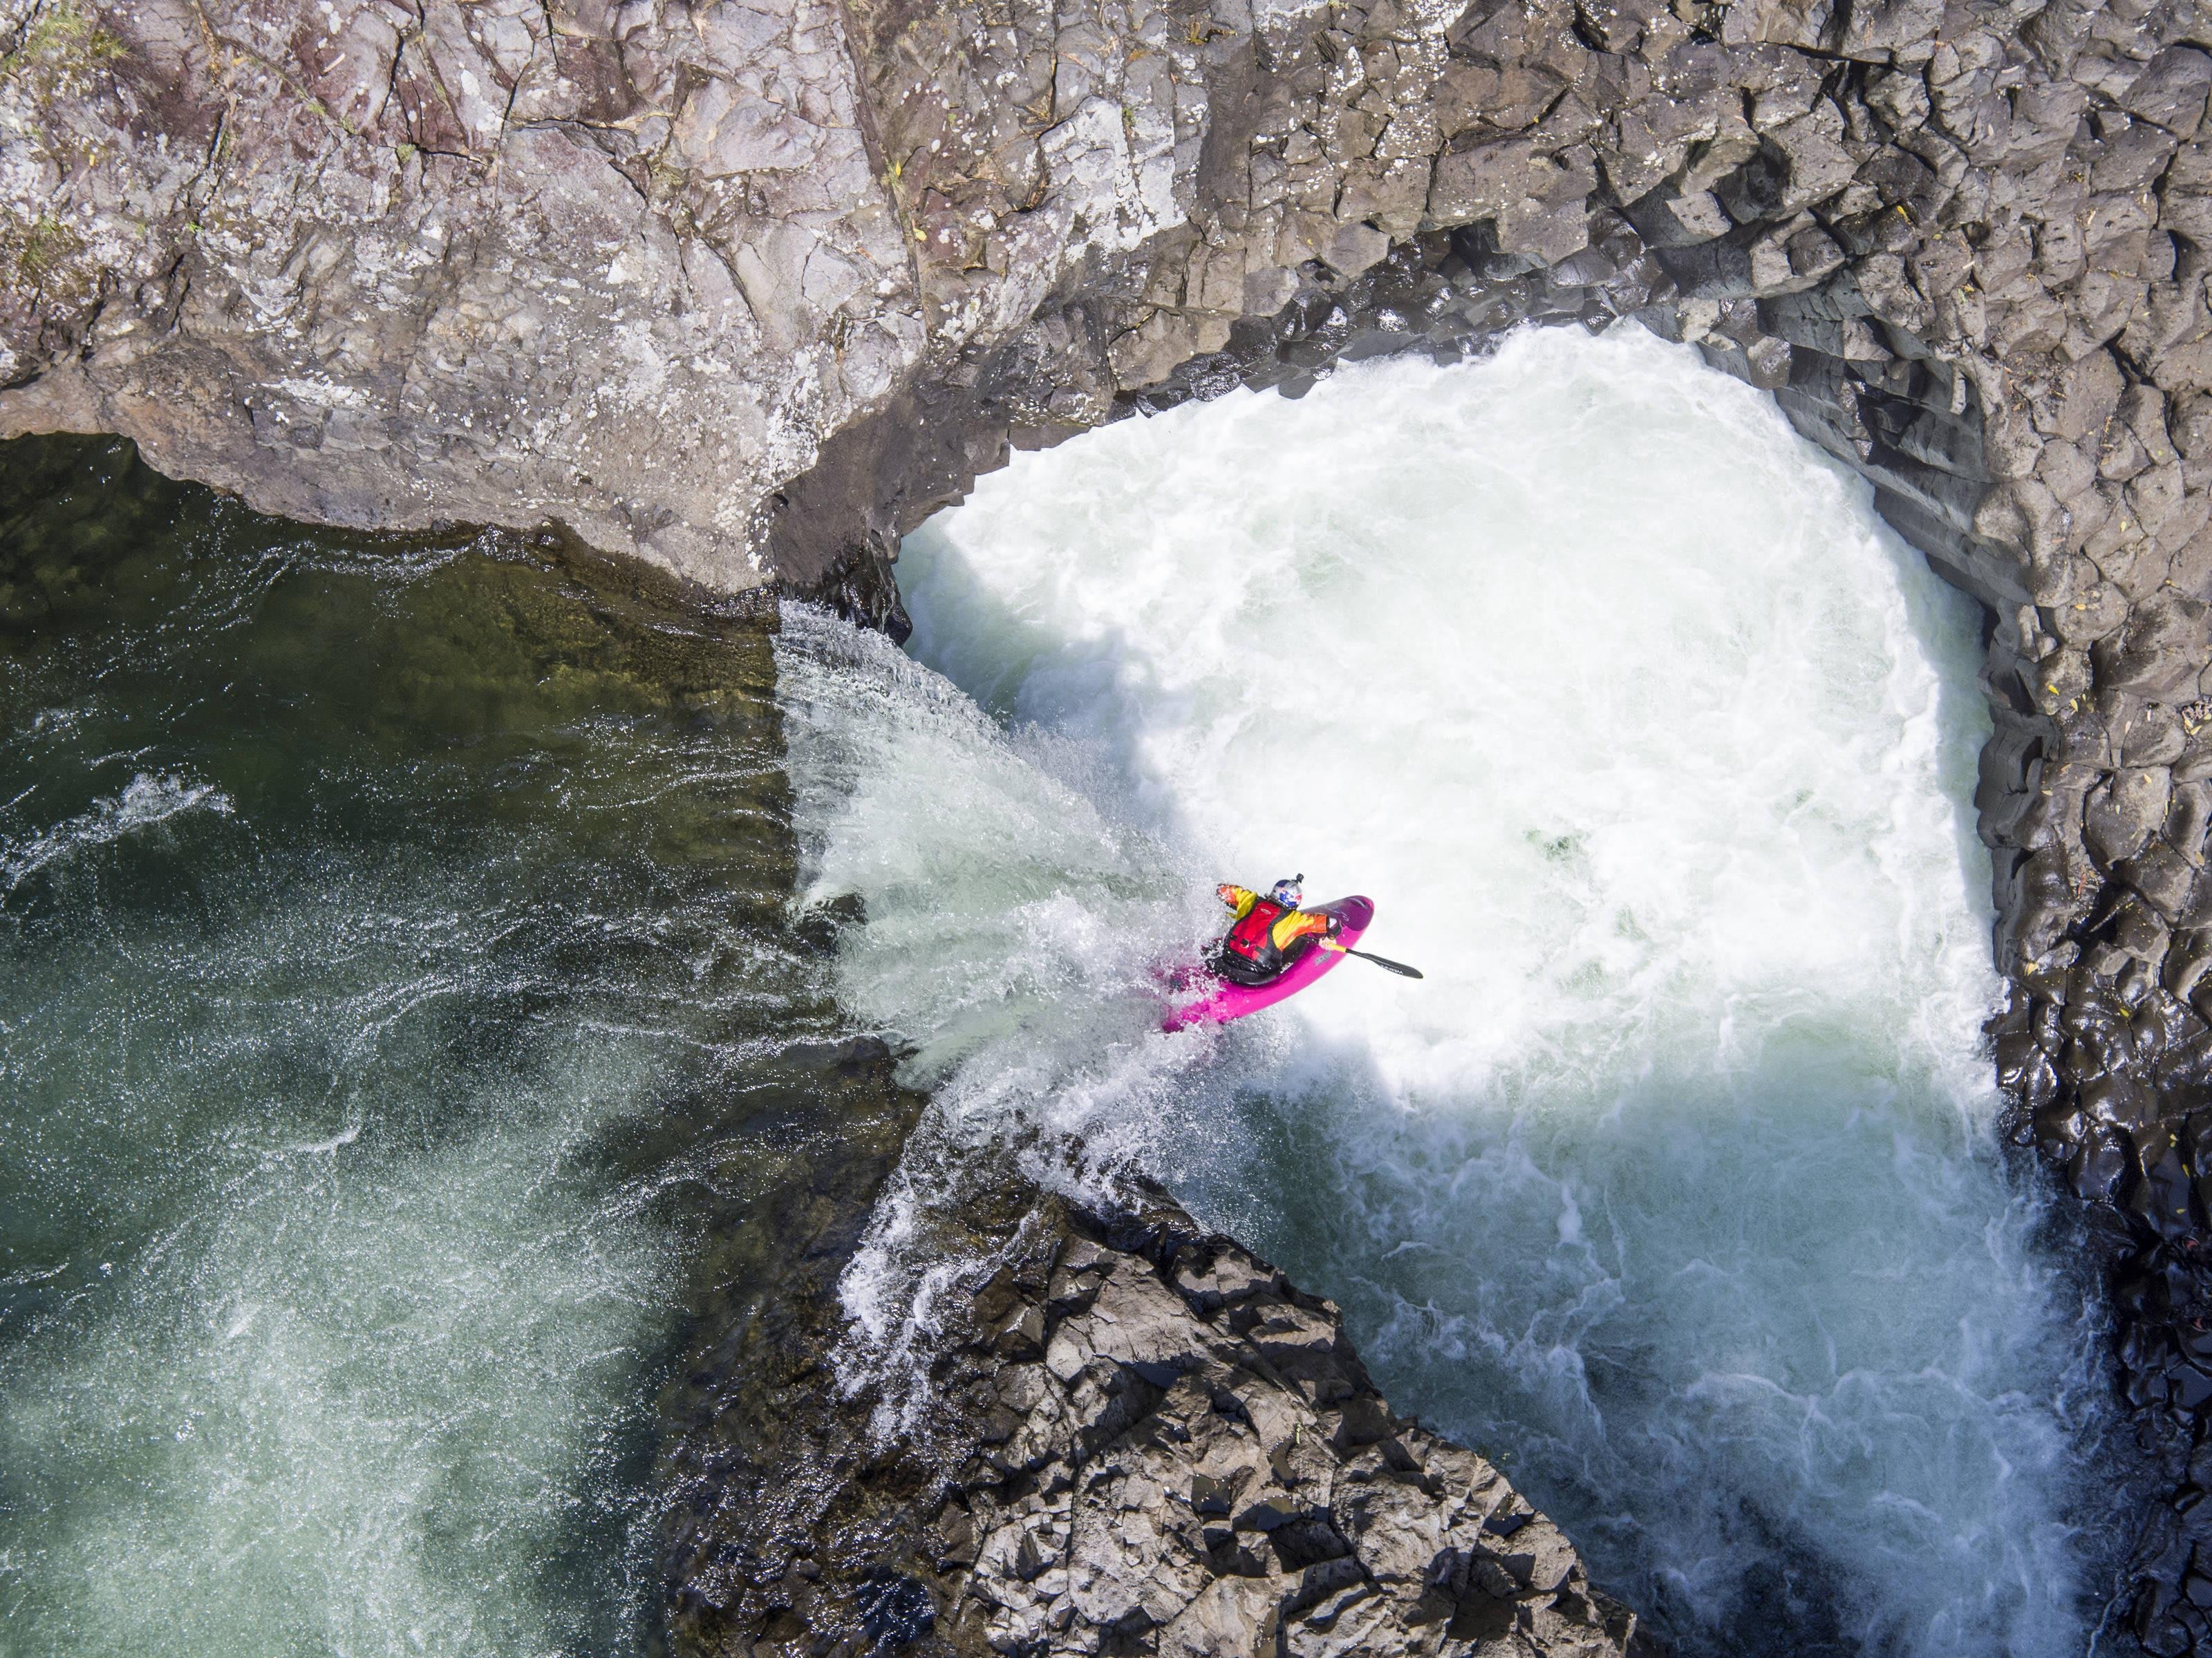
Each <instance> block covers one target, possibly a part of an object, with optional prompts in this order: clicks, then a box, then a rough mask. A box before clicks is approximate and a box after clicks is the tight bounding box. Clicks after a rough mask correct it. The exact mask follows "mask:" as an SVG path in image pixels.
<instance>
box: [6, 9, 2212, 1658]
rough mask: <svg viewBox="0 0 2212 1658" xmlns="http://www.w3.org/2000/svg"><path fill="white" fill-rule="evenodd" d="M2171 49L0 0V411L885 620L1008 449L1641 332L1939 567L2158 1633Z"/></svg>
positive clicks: (2175, 850)
mask: <svg viewBox="0 0 2212 1658" xmlns="http://www.w3.org/2000/svg"><path fill="white" fill-rule="evenodd" d="M0 39H4V42H5V45H6V48H7V51H6V58H5V62H4V65H0V268H4V269H5V270H7V272H8V273H9V279H8V281H7V282H5V283H4V284H0V386H4V388H5V389H4V390H0V432H17V431H24V430H34V429H47V428H71V429H85V430H91V429H100V430H114V431H119V432H123V433H125V434H129V435H131V436H132V437H133V438H135V439H136V440H137V441H138V442H139V443H140V444H141V445H142V446H143V448H144V449H145V451H146V452H147V454H148V456H149V459H152V460H153V461H154V462H155V464H156V465H159V466H161V467H162V468H164V469H165V470H167V471H172V472H174V473H178V474H180V475H184V476H190V477H199V478H204V479H207V480H209V481H211V482H214V483H219V484H222V485H224V486H225V487H228V488H232V489H238V490H240V491H241V492H242V493H244V494H245V495H246V496H247V497H248V499H250V500H252V501H254V502H255V503H256V504H257V505H260V506H263V507H267V508H270V509H272V510H276V511H279V512H283V513H289V514H293V515H295V516H299V517H304V518H311V519H324V520H328V521H335V522H342V523H351V524H373V525H387V526H398V525H422V524H427V523H430V522H434V521H437V520H440V519H482V520H488V521H495V522H502V523H513V524H523V525H536V524H538V523H540V522H543V521H544V520H546V519H558V520H561V521H562V522H564V523H566V524H568V525H570V526H572V527H573V528H574V530H576V531H578V532H579V533H580V534H581V535H582V536H584V537H586V539H587V540H589V541H591V542H592V543H593V544H597V545H599V546H603V547H605V548H609V549H611V550H619V551H626V552H630V553H634V554H636V555H639V556H644V557H647V558H652V559H654V560H657V561H659V562H662V563H664V564H665V565H667V566H669V567H671V568H675V569H678V570H679V571H681V572H683V573H684V574H688V575H690V576H692V577H694V578H696V579H698V580H702V581H705V582H708V583H709V584H710V585H714V586H720V587H724V588H732V587H744V586H755V585H757V584H760V583H762V582H763V581H767V580H779V581H781V582H782V583H784V584H785V585H786V586H789V587H791V588H793V589H796V590H799V591H805V592H818V593H822V594H825V595H827V596H829V597H832V598H836V599H837V600H838V601H839V602H840V603H842V604H844V605H845V606H846V607H847V608H848V610H852V611H853V612H854V613H855V614H858V615H860V616H866V617H867V618H869V619H872V620H875V621H878V622H881V623H885V624H887V625H891V626H893V627H896V625H897V619H898V618H897V603H896V593H895V592H894V591H893V590H892V588H891V586H890V582H889V581H888V580H887V564H888V561H889V560H890V558H891V557H892V556H894V553H895V550H896V543H897V537H898V536H899V535H900V534H901V533H902V532H903V531H905V530H907V529H908V528H910V527H911V526H912V525H915V523H917V522H919V521H920V519H921V518H922V517H924V516H925V515H926V514H927V513H928V512H930V511H931V510H933V508H935V507H938V506H939V505H940V504H942V503H943V502H945V501H948V500H950V499H952V498H954V497H956V496H957V495H958V494H959V493H960V492H961V491H962V490H963V489H965V488H966V487H967V486H968V484H969V482H970V481H972V479H973V477H975V474H976V473H977V472H979V471H983V470H987V469H988V468H989V467H991V466H993V465H997V464H999V462H1000V460H1001V459H1003V457H1004V455H1005V454H1006V451H1007V447H1008V446H1009V444H1012V443H1045V442H1051V441H1054V440H1059V439H1060V438H1064V437H1066V436H1067V435H1069V434H1073V433H1074V432H1076V431H1079V430H1080V429H1082V428H1085V427H1086V426H1090V425H1094V424H1096V423H1097V422H1101V421H1103V420H1107V419H1109V418H1112V417H1114V416H1116V415H1118V414H1122V413H1126V412H1128V411H1130V410H1136V409H1142V408H1145V407H1148V406H1158V405H1159V404H1163V403H1166V402H1171V401H1174V400H1176V399H1179V398H1186V397H1189V396H1194V395H1205V394H1206V393H1207V392H1212V391H1214V390H1217V389H1219V388H1223V387H1226V386H1233V385H1236V384H1239V383H1267V384H1279V385H1282V386H1284V389H1285V391H1287V392H1296V391H1297V389H1298V386H1299V385H1300V384H1301V382H1302V380H1304V378H1305V377H1308V376H1310V375H1312V374H1316V373H1320V372H1324V371H1325V370H1326V369H1327V367H1328V365H1329V364H1330V363H1332V362H1334V361H1339V360H1340V359H1341V358H1343V357H1345V356H1347V355H1361V354H1364V353H1368V352H1373V351H1383V350H1393V349H1417V348H1418V349H1433V350H1440V351H1443V352H1446V353H1451V352H1462V351H1469V350H1480V349H1482V346H1483V343H1484V342H1485V341H1486V340H1488V339H1491V338H1493V337H1496V335H1497V334H1498V331H1501V330H1503V329H1505V328H1508V327H1510V326H1513V325H1516V324H1518V323H1521V322H1523V321H1528V320H1531V319H1534V320H1540V321H1543V320H1549V321H1564V320H1580V321H1583V322H1585V323H1601V322H1607V321H1610V320H1613V319H1618V318H1622V317H1634V318H1636V319H1638V320H1640V321H1641V322H1643V323H1644V324H1645V325H1648V326H1650V327H1652V328H1654V329H1656V330H1657V331H1660V332H1662V333H1663V334H1665V335H1667V336H1668V337H1672V338H1676V339H1680V340H1685V341H1688V342H1692V343H1696V344H1697V345H1699V347H1700V349H1703V350H1704V351H1705V353H1706V354H1707V355H1708V356H1709V357H1710V358H1711V359H1712V360H1713V361H1716V362H1718V363H1720V364H1722V365H1723V367H1727V368H1729V370H1730V371H1731V372H1734V373H1735V374H1740V375H1741V376H1743V377H1745V378H1747V379H1748V380H1751V381H1752V382H1753V383H1754V384H1756V385H1759V386H1764V387H1766V388H1767V389H1769V390H1771V391H1772V392H1773V393H1774V394H1775V396H1776V398H1777V400H1778V403H1779V404H1781V406H1782V407H1783V408H1784V410H1786V411H1787V412H1788V413H1789V415H1790V417H1791V419H1792V420H1793V421H1795V422H1796V423H1797V425H1798V427H1799V428H1800V429H1801V430H1802V431H1804V432H1805V433H1806V434H1808V436H1810V437H1811V438H1813V439H1814V440H1815V441H1816V442H1818V443H1820V444H1821V445H1822V446H1824V447H1826V449H1828V450H1829V451H1830V452H1832V453H1834V454H1836V455H1838V457H1839V458H1840V459H1843V460H1844V462H1845V464H1847V465H1851V466H1853V467H1855V468H1857V470H1858V471H1861V472H1862V473H1863V474H1864V475H1865V476H1867V477H1869V479H1870V480H1871V481H1872V482H1873V483H1874V485H1875V489H1876V491H1877V501H1878V503H1879V505H1880V507H1881V510H1882V511H1883V513H1885V514H1886V515H1887V517H1888V519H1890V521H1891V522H1892V523H1893V524H1894V525H1897V526H1898V527H1899V530H1900V531H1903V532H1904V533H1905V535H1906V537H1908V538H1909V539H1910V540H1911V541H1912V542H1913V544H1915V545H1917V547H1919V548H1920V549H1921V550H1923V551H1924V552H1925V553H1926V554H1927V555H1928V556H1929V559H1930V560H1931V562H1934V563H1935V565H1936V568H1939V569H1941V570H1942V571H1943V572H1944V573H1946V574H1948V575H1949V576H1951V577H1952V578H1953V579H1954V580H1956V581H1958V582H1959V583H1960V585H1961V586H1964V587H1966V589H1967V590H1968V591H1969V592H1972V593H1974V594H1975V595H1976V596H1977V597H1978V598H1980V599H1981V600H1982V602H1983V603H1984V604H1985V605H1986V606H1987V607H1988V610H1989V613H1990V658H1989V668H1988V672H1987V676H1986V684H1987V687H1988V692H1989V696H1990V706H1991V709H1992V714H1993V718H1994V720H1995V722H1996V734H1995V736H1994V738H1992V740H1991V742H1990V746H1989V749H1988V750H1987V752H1986V754H1985V755H1984V763H1983V769H1982V778H1981V786H1980V790H1979V793H1978V797H1977V804H1978V807H1979V809H1980V811H1981V824H1982V832H1983V835H1984V840H1985V841H1987V842H1988V843H1989V845H1990V847H1991V850H1992V854H1993V859H1994V861H1995V865H1996V894H1995V896H1996V908H1997V911H1998V922H1997V928H1996V954H1997V958H1998V961H1999V963H2000V965H2001V966H2002V968H2004V969H2005V970H2006V971H2007V972H2008V974H2009V975H2012V978H2013V981H2014V985H2015V996H2014V1001H2013V1005H2012V1006H2011V1008H2010V1010H2009V1011H2008V1012H2007V1014H2006V1015H2005V1016H2004V1017H2003V1018H2002V1020H2000V1021H1999V1023H1998V1024H1997V1026H1996V1031H1995V1035H1996V1042H1997V1048H1998V1053H1997V1059H1998V1064H1999V1067H2000V1071H2001V1073H2002V1076H2003V1078H2004V1079H2005V1082H2006V1084H2007V1085H2008V1087H2009V1088H2010V1089H2012V1090H2014V1092H2015V1096H2016V1097H2017V1099H2018V1102H2019V1114H2018V1123H2017V1132H2018V1134H2019V1136H2020V1138H2021V1139H2022V1140H2023V1141H2024V1142H2028V1143H2033V1144H2034V1145H2037V1146H2039V1148H2040V1149H2041V1151H2042V1152H2043V1154H2044V1155H2045V1157H2046V1158H2047V1159H2048V1160H2049V1161H2050V1163H2051V1164H2052V1165H2053V1167H2054V1168H2055V1169H2057V1170H2058V1171H2059V1172H2060V1175H2061V1176H2062V1177H2063V1179H2064V1180H2065V1181H2067V1183H2068V1184H2069V1186H2070V1187H2072V1189H2073V1190H2075V1192H2077V1193H2080V1194H2081V1196H2082V1197H2083V1198H2084V1199H2088V1200H2090V1201H2092V1202H2093V1203H2095V1204H2098V1205H2100V1206H2104V1212H2105V1213H2106V1214H2107V1215H2108V1216H2109V1217H2110V1218H2112V1236H2113V1238H2114V1239H2115V1246H2114V1247H2115V1248H2116V1250H2117V1251H2118V1254H2119V1255H2120V1257H2122V1265H2121V1266H2120V1267H2119V1268H2118V1272H2119V1276H2118V1284H2119V1305H2120V1307H2121V1309H2122V1313H2123V1315H2124V1332H2125V1333H2124V1339H2123V1340H2122V1341H2121V1343H2120V1344H2119V1347H2118V1357H2119V1362H2120V1365H2121V1368H2122V1370H2123V1373H2124V1385H2125V1387H2126V1388H2127V1389H2128V1392H2129V1396H2130V1398H2131V1399H2132V1400H2135V1401H2136V1403H2137V1404H2138V1406H2140V1407H2141V1409H2142V1413H2143V1414H2142V1421H2143V1424H2144V1428H2145V1431H2146V1432H2147V1433H2148V1435H2150V1436H2152V1437H2154V1439H2156V1440H2157V1441H2158V1442H2160V1444H2161V1445H2162V1446H2163V1448H2164V1449H2165V1451H2166V1455H2167V1460H2168V1462H2169V1464H2170V1467H2171V1469H2172V1478H2173V1480H2174V1482H2175V1496H2174V1499H2173V1501H2172V1503H2170V1504H2169V1505H2167V1506H2166V1508H2165V1509H2162V1510H2161V1511H2160V1513H2161V1516H2162V1517H2160V1519H2158V1520H2157V1521H2156V1523H2155V1524H2154V1526H2153V1527H2151V1529H2150V1533H2149V1537H2150V1542H2149V1545H2148V1547H2147V1552H2146V1554H2145V1557H2144V1559H2143V1561H2142V1574H2143V1577H2142V1582H2143V1584H2144V1587H2143V1588H2142V1591H2141V1593H2140V1594H2136V1596H2135V1597H2134V1598H2133V1600H2131V1602H2130V1617H2131V1618H2132V1619H2133V1620H2134V1624H2135V1627H2136V1630H2137V1631H2138V1632H2139V1633H2140V1634H2141V1636H2142V1639H2143V1640H2144V1642H2145V1643H2146V1644H2147V1645H2148V1646H2149V1647H2150V1649H2152V1650H2154V1651H2156V1652H2160V1653H2178V1652H2180V1651H2183V1650H2185V1649H2196V1650H2212V1619H2208V1618H2207V1616H2206V1613H2205V1612H2204V1611H2203V1610H2202V1609H2200V1600H2199V1597H2200V1596H2201V1597H2203V1598H2204V1599H2212V1588H2205V1587H2204V1586H2205V1585H2207V1584H2208V1583H2212V1576H2207V1575H2205V1574H2200V1573H2198V1572H2197V1570H2196V1568H2195V1565H2194V1564H2193V1562H2194V1558H2195V1557H2194V1553H2193V1551H2194V1549H2195V1547H2196V1546H2197V1536H2198V1534H2199V1533H2200V1532H2202V1531H2203V1528H2204V1527H2206V1526H2208V1525H2212V1519H2208V1518H2207V1516H2212V1503H2203V1500H2202V1499H2203V1494H2204V1488H2203V1485H2202V1483H2201V1482H2199V1481H2198V1480H2197V1476H2196V1473H2194V1472H2192V1470H2194V1469H2195V1467H2196V1466H2197V1465H2196V1463H2195V1462H2193V1461H2191V1459H2192V1455H2194V1447H2195V1443H2196V1441H2197V1439H2198V1437H2199V1436H2201V1435H2203V1432H2204V1431H2205V1425H2206V1417H2205V1414H2204V1412H2205V1406H2207V1404H2208V1402H2212V1346H2208V1345H2207V1344H2208V1341H2212V1338H2208V1337H2207V1335H2206V1334H2205V1332H2204V1330H2203V1326H2204V1324H2205V1321H2206V1319H2207V1317H2208V1315H2212V1275H2208V1273H2207V1272H2205V1271H2204V1270H2203V1266H2201V1265H2200V1262H2201V1261H2202V1260H2203V1255H2204V1249H2203V1237H2204V1236H2205V1234H2206V1229H2207V1227H2208V1224H2212V1215H2209V1214H2208V1205H2212V1166H2208V1165H2207V1163H2206V1162H2204V1161H2203V1159H2204V1158H2209V1157H2212V1127H2208V1121H2209V1120H2208V1119H2207V1117H2206V1116H2205V1115H2204V1114H2203V1113H2202V1112H2200V1110H2199V1107H2200V1106H2201V1104H2202V1102H2203V1099H2204V1090H2205V1088H2206V1086H2207V1084H2208V1081H2212V1025H2208V1022H2207V1016H2208V1014H2212V980H2208V976H2207V969H2208V967H2212V878H2208V877H2207V876H2206V875H2205V874H2204V873H2203V869H2204V865H2205V860H2206V856H2207V851H2208V847H2207V835H2208V827H2212V804H2208V802H2212V793H2208V791H2212V685H2208V684H2207V683H2204V680H2203V675H2204V672H2205V670H2206V667H2207V664H2208V660H2212V610H2208V604H2212V530H2208V527H2207V526H2208V521H2212V312H2208V309H2207V302H2206V295H2205V291H2204V279H2205V276H2206V275H2207V272H2208V269H2212V266H2208V257H2212V164H2208V162H2207V161H2206V159H2205V154H2206V153H2205V147H2204V143H2203V124H2204V118H2205V113H2206V100H2207V94H2208V91H2212V55H2208V53H2207V52H2206V51H2205V50H2203V46H2202V45H2201V43H2203V42H2204V41H2205V40H2207V39H2212V28H2208V25H2207V21H2206V20H2205V18H2204V17H2203V15H2202V12H2201V10H2200V9H2198V8H2197V7H2196V6H2194V5H2192V4H2188V3H2144V0H2011V3H2007V4H2002V5H1978V6H1966V5H1964V4H1956V5H1950V6H1946V5H1943V4H1941V3H1936V0H1888V3H1883V4H1870V5H1864V6H1853V7H1843V6H1832V5H1830V4H1828V3H1826V0H1734V3H1709V0H1673V3H1671V4H1668V5H1660V4H1658V3H1656V0H1626V3H1616V0H1529V3H1527V4H1512V5H1507V4H1500V3H1497V0H1475V3H1474V4H1472V5H1470V6H1465V7H1462V6H1461V5H1458V4H1456V3H1451V4H1443V5H1435V6H1431V5H1425V4H1421V3H1414V0H1372V3H1358V0H1343V3H1334V4H1326V5H1300V4H1289V5H1281V6H1273V5H1270V6H1262V7H1251V6H1248V5H1247V4H1245V3H1244V0H1204V3H1192V0H1176V3H1169V4H1162V5H1158V6H1153V5H1148V4H1142V3H1138V4H1125V3H1112V4H1108V5H1105V6H1103V7H1092V8H1090V9H1084V10H1081V11H1080V12H1077V11H1073V10H1071V11H1067V12H1064V13H1063V12H1054V11H1050V10H1045V9H1005V8H1001V7H999V6H996V5H994V4H991V3H987V0H943V3H939V4H937V5H934V6H927V7H913V6H890V5H878V4H872V3H864V0H863V3H850V4H846V5H830V4H828V3H812V0H769V3H764V4H762V5H760V6H757V7H755V6H744V5H738V4H735V3H726V0H724V3H711V4H710V3H700V4H696V5H686V4H684V3H680V0H635V3H628V4H623V5H620V6H613V5H610V4H606V3H603V0H553V3H544V4H541V3H538V0H493V3H488V4H483V5H474V6H467V7H463V6H460V5H458V4H447V3H436V0H426V3H422V4H420V5H415V4H403V3H399V0H346V3H337V0H332V3H328V4H322V5H318V6H312V7H311V6H309V5H307V4H306V3H304V0H228V3H222V0H143V3H136V4H132V5H129V6H124V5H102V4H94V3H90V0H0ZM2205 1540H2206V1544H2207V1546H2208V1560H2207V1566H2208V1570H2212V1533H2208V1534H2207V1535H2206V1538H2205ZM2192 1591H2193V1592H2192Z"/></svg>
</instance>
